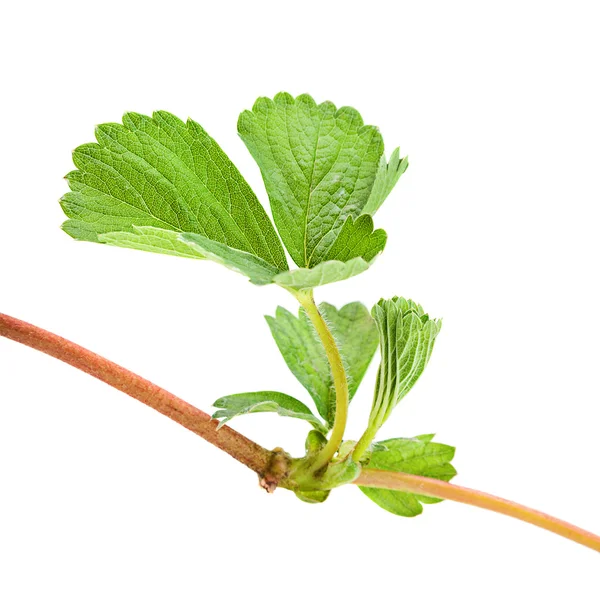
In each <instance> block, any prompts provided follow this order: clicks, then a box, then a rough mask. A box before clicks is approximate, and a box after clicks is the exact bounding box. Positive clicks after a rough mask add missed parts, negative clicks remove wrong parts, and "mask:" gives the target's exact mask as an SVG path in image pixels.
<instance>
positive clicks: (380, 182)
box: [363, 148, 408, 215]
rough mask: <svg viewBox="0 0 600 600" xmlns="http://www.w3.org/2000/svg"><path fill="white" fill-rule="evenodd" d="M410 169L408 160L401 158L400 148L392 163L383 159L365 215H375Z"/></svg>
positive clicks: (393, 155) (365, 208)
mask: <svg viewBox="0 0 600 600" xmlns="http://www.w3.org/2000/svg"><path fill="white" fill-rule="evenodd" d="M406 169H408V158H407V157H406V156H405V157H404V158H400V148H396V149H395V150H394V151H393V152H392V155H391V156H390V162H389V163H388V162H386V160H385V156H382V157H381V161H380V163H379V169H378V170H377V177H376V178H375V183H374V184H373V188H372V189H371V195H370V196H369V200H368V201H367V204H366V205H365V207H364V208H363V214H367V215H374V214H375V213H376V212H377V210H379V207H380V206H381V205H382V204H383V201H384V200H385V199H386V198H387V197H388V196H389V194H390V192H391V191H392V190H393V189H394V186H395V185H396V183H398V179H400V176H401V175H402V174H403V173H404V172H405V171H406Z"/></svg>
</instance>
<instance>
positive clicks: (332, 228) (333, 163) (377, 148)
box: [61, 93, 455, 516]
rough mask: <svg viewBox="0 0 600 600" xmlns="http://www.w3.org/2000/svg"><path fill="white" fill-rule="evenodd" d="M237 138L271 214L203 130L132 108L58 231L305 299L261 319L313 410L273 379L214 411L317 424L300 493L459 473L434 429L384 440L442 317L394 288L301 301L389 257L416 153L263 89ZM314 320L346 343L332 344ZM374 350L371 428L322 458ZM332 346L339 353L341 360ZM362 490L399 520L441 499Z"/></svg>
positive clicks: (302, 464) (332, 110)
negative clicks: (386, 475) (395, 202)
mask: <svg viewBox="0 0 600 600" xmlns="http://www.w3.org/2000/svg"><path fill="white" fill-rule="evenodd" d="M238 133H239V136H240V137H241V139H242V141H243V142H244V144H245V145H246V147H247V149H248V150H249V152H250V153H251V155H252V156H253V158H254V160H255V161H256V163H257V165H258V167H259V169H260V172H261V174H262V178H263V181H264V185H265V188H266V193H267V195H268V198H269V206H270V212H271V214H272V220H271V218H270V217H269V215H268V214H267V211H266V210H265V208H263V206H262V204H261V203H260V202H259V200H258V198H257V195H256V194H255V192H254V191H253V190H252V189H251V188H250V186H249V185H248V183H247V182H246V180H245V179H244V177H243V176H242V174H241V173H240V172H239V170H238V169H237V168H236V166H235V165H234V164H233V163H232V161H231V160H230V159H229V157H228V156H227V155H226V153H225V152H224V151H223V150H222V148H221V147H220V146H219V145H218V144H217V142H216V141H215V140H214V139H213V138H212V137H211V136H210V135H209V134H208V133H207V132H206V130H205V129H204V128H203V127H202V126H201V125H199V124H198V123H197V122H195V121H193V120H191V119H188V120H187V121H185V122H184V121H182V120H180V119H179V118H177V117H175V116H174V115H172V114H170V113H168V112H165V111H157V112H155V113H153V115H152V116H151V117H150V116H145V115H142V114H138V113H126V114H125V115H124V117H123V121H122V123H106V124H103V125H99V126H98V127H97V128H96V141H95V142H94V143H89V144H84V145H82V146H79V147H78V148H77V149H76V150H75V151H74V152H73V161H74V163H75V167H76V170H74V171H72V172H71V173H69V174H68V175H67V176H66V179H67V181H68V184H69V187H70V191H69V192H68V193H67V194H65V195H64V197H63V198H62V199H61V205H62V208H63V210H64V212H65V214H66V215H67V217H68V220H67V221H66V222H65V223H64V224H63V229H64V230H65V231H66V232H67V233H68V234H69V235H71V236H72V237H74V238H75V239H78V240H83V241H90V242H96V243H100V244H108V245H112V246H119V247H123V248H132V249H138V250H144V251H148V252H156V253H161V254H168V255H173V256H179V257H184V258H193V259H200V260H204V259H207V260H213V261H216V262H218V263H220V264H222V265H224V266H225V267H227V268H228V269H231V270H233V271H237V272H239V273H241V274H243V275H245V276H246V277H248V278H249V279H250V281H251V282H252V283H254V284H256V285H267V284H277V285H279V286H282V287H283V288H285V289H288V290H289V291H291V292H292V294H293V295H294V296H296V297H297V298H298V299H299V300H300V303H301V308H300V310H299V312H298V314H297V315H296V314H292V313H291V312H289V311H288V310H286V309H284V308H282V307H279V308H278V309H277V311H276V313H275V315H274V316H267V317H266V319H267V323H268V326H269V328H270V331H271V334H272V336H273V338H274V340H275V343H276V344H277V346H278V348H279V350H280V352H281V354H282V357H283V359H284V361H285V363H286V364H287V366H288V368H289V369H290V371H291V372H292V373H293V375H294V376H295V377H296V378H297V379H298V381H299V382H300V383H301V384H302V386H303V387H304V389H305V390H306V392H307V394H308V397H310V399H311V400H312V402H313V403H314V406H315V409H316V414H315V412H313V410H312V409H311V408H309V406H307V404H305V403H304V402H303V401H301V400H298V399H296V398H294V397H292V396H290V395H288V394H286V393H282V392H279V391H272V390H268V389H267V390H265V391H258V392H245V393H236V394H232V395H228V396H224V397H222V398H219V399H218V400H217V401H216V402H215V404H214V405H215V407H216V408H217V409H218V410H217V411H216V412H215V414H214V417H215V418H217V419H220V420H221V424H223V423H225V422H227V421H229V420H230V419H232V418H234V417H238V416H240V415H246V414H252V413H259V412H274V413H277V414H278V415H280V416H286V417H292V418H296V419H302V420H304V421H307V422H308V423H309V424H310V425H311V427H312V430H311V431H310V432H309V434H308V438H307V443H306V456H304V457H302V458H300V459H297V460H296V462H295V463H294V464H295V466H294V473H293V475H290V477H291V478H292V479H293V478H294V477H295V479H293V482H292V483H293V485H291V486H290V487H292V488H294V489H295V491H296V493H297V495H298V496H299V497H300V498H301V499H303V500H306V501H309V502H320V501H323V500H325V499H326V498H327V496H328V495H329V491H330V490H331V489H332V488H334V487H336V486H337V485H340V484H342V483H345V482H347V481H351V480H352V479H354V478H355V477H356V476H357V475H358V473H359V472H360V469H361V468H363V467H364V466H365V465H369V466H370V467H374V468H377V469H384V470H391V471H402V472H407V473H413V474H421V475H428V476H430V477H437V478H439V479H444V480H448V479H450V478H451V477H452V476H453V475H454V474H455V471H454V469H453V467H452V466H451V465H450V460H451V459H452V457H453V453H454V450H453V448H451V447H449V446H445V445H442V444H438V443H435V442H432V438H433V436H431V435H426V436H418V437H416V438H396V439H391V440H387V441H385V442H379V443H377V442H374V441H373V440H374V438H375V435H376V433H377V431H378V430H379V428H380V427H381V426H382V425H383V423H384V422H385V421H386V420H387V419H388V417H389V416H390V414H391V411H392V410H393V409H394V408H395V407H396V405H397V404H398V403H399V401H400V400H401V399H402V398H403V397H404V396H405V395H406V394H407V393H408V392H409V391H410V389H411V388H412V387H413V386H414V384H415V383H416V381H417V380H418V378H419V377H420V375H421V374H422V372H423V370H424V368H425V366H426V365H427V363H428V361H429V358H430V356H431V351H432V349H433V346H434V342H435V339H436V336H437V334H438V333H439V330H440V325H441V323H440V322H439V321H437V320H435V319H430V318H429V317H428V316H427V314H425V313H424V311H423V309H422V308H421V306H420V305H418V304H416V303H414V302H412V301H411V300H405V299H403V298H398V297H396V298H393V299H391V300H381V301H380V302H379V303H378V304H377V305H375V306H374V307H373V310H372V311H371V312H369V310H368V309H367V308H366V307H365V306H364V305H362V304H361V303H359V302H352V303H350V304H346V305H345V306H343V307H342V308H340V309H337V308H336V307H334V306H332V305H330V304H327V303H322V304H320V305H319V307H318V309H317V308H316V307H315V314H316V316H315V315H313V316H312V317H311V318H309V316H308V314H307V306H308V304H307V303H306V302H305V300H306V299H307V298H308V299H309V300H310V302H313V300H312V298H313V296H312V293H313V292H312V290H313V288H315V287H318V286H321V285H325V284H328V283H333V282H335V281H340V280H343V279H346V278H348V277H352V276H355V275H358V274H360V273H362V272H363V271H365V270H366V269H368V268H369V267H370V266H371V265H372V264H373V261H374V260H375V258H376V257H377V256H378V255H379V254H380V253H381V252H382V251H383V249H384V248H385V244H386V241H387V234H386V232H385V231H384V230H383V229H375V225H374V222H373V217H374V216H375V214H376V213H377V211H378V210H379V208H380V207H381V205H382V204H383V202H384V201H385V199H386V198H387V197H388V195H389V194H390V193H391V191H392V189H393V188H394V186H395V185H396V184H397V182H398V180H399V178H400V177H401V176H402V174H403V173H404V172H405V171H406V169H407V167H408V160H407V158H406V157H404V158H402V157H401V156H400V150H399V149H398V148H396V149H395V150H394V151H393V152H392V153H391V155H390V158H389V160H387V159H386V157H385V153H384V144H383V138H382V136H381V133H380V131H379V129H378V128H377V127H374V126H372V125H365V123H364V122H363V119H362V117H361V115H360V114H359V113H358V111H356V110H355V109H353V108H350V107H347V106H344V107H342V108H339V109H338V108H336V106H335V105H334V104H332V103H331V102H323V103H321V104H317V103H316V102H315V101H314V100H313V98H312V97H311V96H309V95H307V94H302V95H300V96H297V97H296V98H294V97H293V96H291V95H290V94H287V93H280V94H277V95H276V96H275V97H274V98H273V99H270V98H259V99H258V100H257V101H256V103H255V104H254V106H253V107H252V109H251V110H246V111H244V112H242V113H241V115H240V116H239V120H238ZM290 261H291V262H292V263H293V264H294V265H295V266H294V267H292V268H290V266H289V265H290ZM315 318H316V319H321V320H322V322H323V324H324V325H323V326H324V327H325V328H328V331H329V332H330V333H331V335H332V336H333V338H332V339H333V340H335V343H334V344H333V345H334V346H335V347H334V348H329V352H328V349H327V341H326V340H324V339H323V335H322V334H320V333H319V332H318V331H317V330H316V329H315V325H314V319H315ZM311 319H312V321H311ZM378 347H379V349H380V354H381V360H380V365H379V370H378V375H377V381H376V387H375V393H374V399H373V405H372V410H371V414H370V417H369V423H368V426H367V428H366V430H365V433H364V435H363V436H362V437H361V438H360V440H358V442H354V441H344V442H343V443H342V442H341V441H340V443H339V444H336V447H335V448H334V452H332V453H330V454H328V455H327V456H329V457H330V458H328V459H327V461H326V464H325V466H324V467H322V468H321V467H319V468H316V467H315V465H316V464H320V462H319V460H318V458H319V457H322V456H323V452H327V450H328V447H329V446H330V445H331V444H332V443H333V440H336V439H337V437H336V430H339V429H340V428H341V429H342V430H341V431H337V433H338V434H340V436H341V434H343V429H344V427H345V412H346V411H347V405H348V403H349V402H350V401H351V400H352V398H353V397H354V396H355V394H356V392H357V389H358V387H359V385H360V383H361V381H362V380H363V377H364V375H365V373H366V371H367V368H368V366H369V364H370V362H371V361H372V359H373V356H374V354H375V352H376V351H377V348H378ZM332 352H333V353H335V355H336V356H339V357H341V361H339V365H338V366H337V368H334V367H335V365H333V363H332V360H331V353H332ZM340 365H341V366H340ZM340 378H342V384H340ZM340 390H342V392H340ZM329 432H331V434H330V433H329ZM327 435H330V438H329V440H328V439H327ZM340 436H338V437H339V439H340V440H341V439H342V438H341V437H340ZM363 491H364V493H365V494H366V495H367V496H368V497H369V498H371V499H372V500H374V501H375V502H376V503H377V504H379V505H380V506H382V507H383V508H385V509H387V510H389V511H391V512H393V513H395V514H399V515H403V516H414V515H416V514H418V513H419V512H420V511H421V510H422V507H421V503H423V502H431V499H424V498H421V497H418V496H415V495H411V494H406V493H400V492H391V491H383V490H374V489H371V488H366V489H365V488H363Z"/></svg>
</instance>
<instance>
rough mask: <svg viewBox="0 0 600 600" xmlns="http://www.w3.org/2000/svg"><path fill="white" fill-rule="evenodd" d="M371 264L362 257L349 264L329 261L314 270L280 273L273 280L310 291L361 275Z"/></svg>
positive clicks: (348, 262) (281, 284)
mask: <svg viewBox="0 0 600 600" xmlns="http://www.w3.org/2000/svg"><path fill="white" fill-rule="evenodd" d="M371 264H372V261H371V262H367V261H366V260H364V259H363V258H360V257H357V258H352V259H350V260H349V261H347V262H342V261H339V260H328V261H326V262H322V263H319V264H318V265H317V266H316V267H312V269H305V268H300V269H293V270H291V271H285V272H283V273H279V274H278V275H276V276H275V277H274V278H273V281H274V282H275V283H277V284H279V285H280V286H282V287H285V288H290V289H293V290H308V289H311V288H315V287H318V286H320V285H326V284H328V283H335V282H336V281H343V280H344V279H348V278H350V277H354V276H355V275H359V274H360V273H362V272H363V271H366V270H367V269H368V268H369V267H370V266H371Z"/></svg>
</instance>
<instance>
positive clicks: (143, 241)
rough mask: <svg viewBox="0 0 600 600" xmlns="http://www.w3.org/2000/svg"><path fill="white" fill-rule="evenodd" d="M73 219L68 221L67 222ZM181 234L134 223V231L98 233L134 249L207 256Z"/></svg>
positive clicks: (107, 241)
mask: <svg viewBox="0 0 600 600" xmlns="http://www.w3.org/2000/svg"><path fill="white" fill-rule="evenodd" d="M69 223H71V221H67V224H69ZM180 235H181V234H180V233H178V232H177V231H171V230H169V229H158V228H157V227H148V226H146V227H138V226H137V225H134V226H133V228H132V231H113V232H111V233H100V234H98V241H100V242H102V243H105V244H110V245H111V246H119V247H121V248H132V249H134V250H145V251H147V252H157V253H158V254H170V255H171V256H181V257H184V258H200V259H202V258H206V256H205V255H204V254H202V253H201V252H200V251H199V250H198V249H197V248H194V247H192V246H190V245H188V244H186V243H185V242H183V241H181V239H179V236H180Z"/></svg>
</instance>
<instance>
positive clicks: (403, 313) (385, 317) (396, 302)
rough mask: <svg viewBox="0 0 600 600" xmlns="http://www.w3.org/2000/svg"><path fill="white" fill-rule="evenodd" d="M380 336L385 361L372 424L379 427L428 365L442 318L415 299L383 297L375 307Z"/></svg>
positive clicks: (373, 427) (381, 368)
mask: <svg viewBox="0 0 600 600" xmlns="http://www.w3.org/2000/svg"><path fill="white" fill-rule="evenodd" d="M372 315H373V318H374V319H375V322H376V323H377V329H378V330H379V337H380V350H381V364H380V366H379V372H378V375H377V381H376V384H375V395H374V398H373V405H372V407H371V414H370V416H369V428H370V429H373V430H377V429H379V428H380V427H381V426H382V425H383V423H384V422H385V421H386V420H387V418H388V417H389V416H390V413H391V412H392V410H393V409H394V407H395V406H396V405H397V404H398V402H400V400H402V398H404V396H406V394H408V392H409V391H410V390H411V389H412V387H413V386H414V385H415V383H416V382H417V380H418V379H419V377H420V376H421V374H422V373H423V370H424V369H425V367H426V365H427V363H428V361H429V358H430V356H431V352H432V351H433V345H434V342H435V339H436V337H437V335H438V333H439V332H440V329H441V327H442V322H441V320H439V319H430V318H429V315H426V314H425V313H424V311H423V308H422V307H421V306H420V305H419V304H416V303H415V302H413V301H412V300H405V299H404V298H398V297H397V296H396V297H394V298H392V299H391V300H383V299H382V300H380V301H379V302H378V303H377V304H376V305H375V306H374V307H373V310H372Z"/></svg>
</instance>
